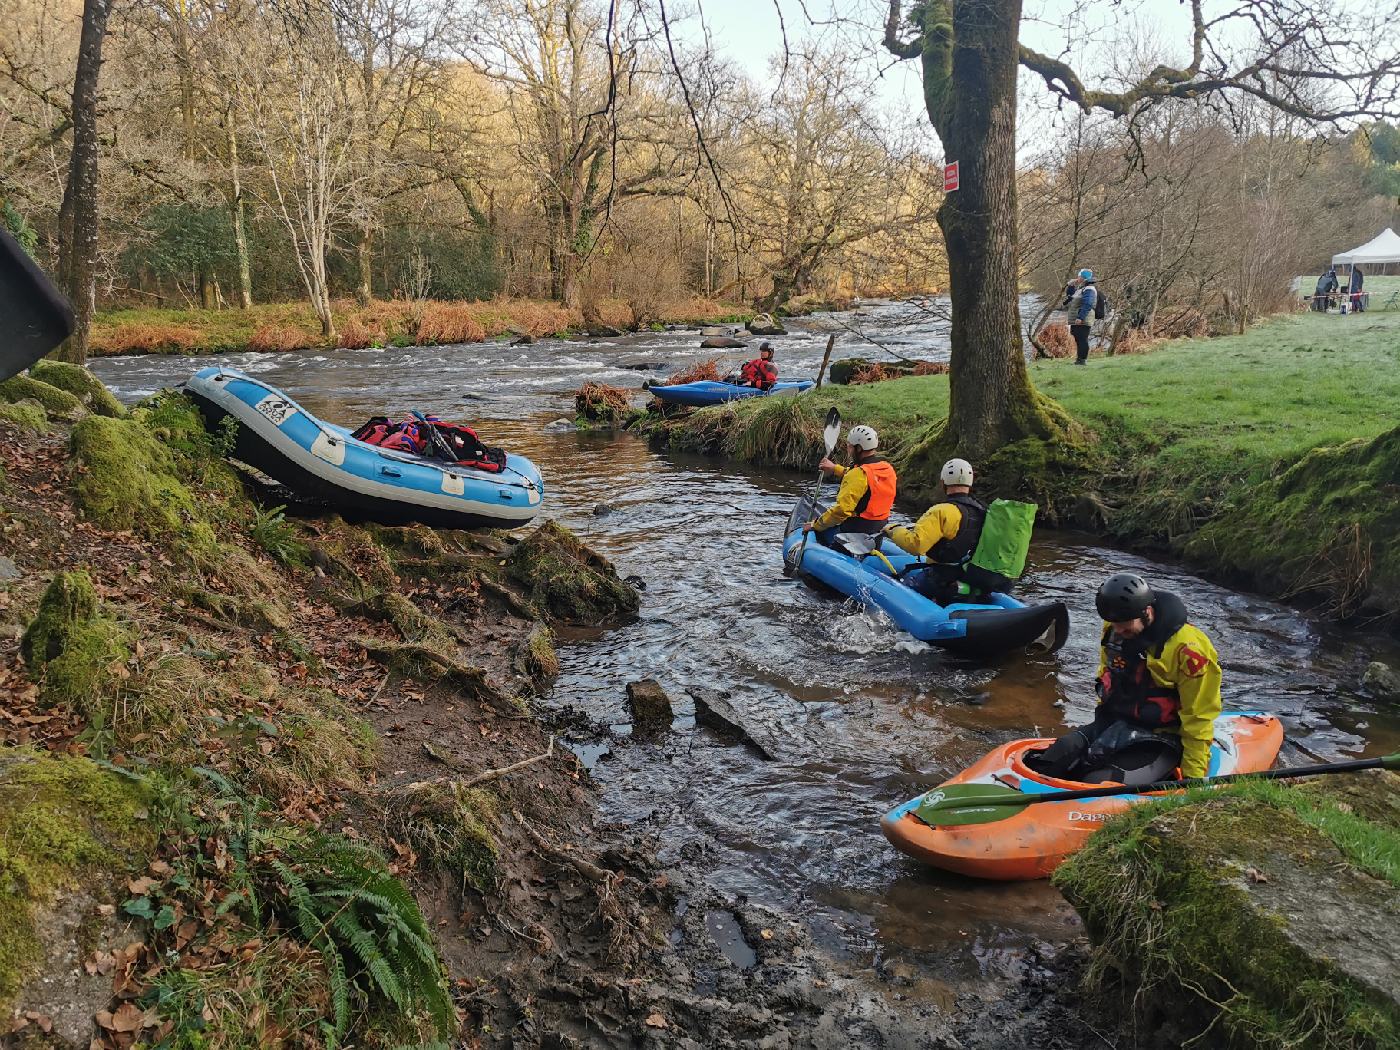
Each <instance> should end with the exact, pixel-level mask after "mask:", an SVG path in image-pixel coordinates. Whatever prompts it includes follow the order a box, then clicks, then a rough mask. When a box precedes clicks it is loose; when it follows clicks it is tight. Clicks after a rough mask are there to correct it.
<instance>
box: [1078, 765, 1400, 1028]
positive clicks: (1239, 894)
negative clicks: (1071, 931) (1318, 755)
mask: <svg viewBox="0 0 1400 1050" xmlns="http://www.w3.org/2000/svg"><path fill="white" fill-rule="evenodd" d="M1348 792H1350V793H1351V794H1348ZM1358 803H1363V804H1361V805H1359V804H1358ZM1397 830H1400V776H1397V775H1395V774H1393V773H1382V774H1378V775H1376V774H1372V775H1365V774H1352V775H1351V776H1349V777H1345V778H1343V777H1336V778H1329V779H1328V780H1327V781H1321V780H1319V781H1318V782H1316V783H1315V784H1311V785H1308V786H1307V787H1286V786H1281V785H1278V784H1274V783H1255V784H1251V785H1247V786H1245V787H1242V788H1237V789H1232V790H1230V791H1229V792H1228V793H1226V792H1219V793H1214V794H1211V793H1205V797H1201V795H1200V794H1198V795H1197V796H1196V797H1195V798H1193V797H1192V796H1186V797H1184V798H1180V799H1174V800H1168V801H1167V802H1165V803H1164V804H1158V805H1153V806H1140V807H1137V808H1135V809H1134V810H1132V811H1131V812H1130V813H1129V814H1127V815H1125V816H1123V817H1120V818H1118V819H1117V820H1115V821H1113V822H1111V823H1110V824H1109V825H1108V826H1107V827H1105V828H1104V830H1103V831H1101V832H1100V833H1099V834H1098V835H1097V836H1095V837H1094V839H1092V840H1091V842H1090V844H1089V845H1088V846H1087V847H1085V848H1084V849H1083V850H1081V851H1080V852H1079V853H1078V854H1076V855H1075V856H1074V857H1072V858H1070V860H1069V861H1068V862H1066V863H1065V864H1064V865H1063V866H1062V867H1061V868H1060V870H1059V871H1058V872H1056V874H1055V876H1054V881H1055V885H1056V886H1058V887H1059V888H1060V890H1061V891H1062V892H1063V893H1064V894H1065V896H1066V897H1067V898H1068V899H1069V901H1070V902H1071V903H1072V904H1073V905H1074V906H1075V908H1076V909H1078V911H1079V913H1080V915H1081V916H1083V918H1084V922H1085V925H1086V927H1087V928H1088V930H1089V934H1090V936H1091V938H1092V939H1093V941H1094V945H1095V947H1094V953H1095V961H1094V965H1093V966H1092V967H1091V971H1092V972H1095V973H1098V974H1100V975H1106V974H1108V973H1111V972H1116V973H1117V974H1118V975H1119V976H1120V977H1121V979H1122V980H1123V981H1124V982H1125V985H1126V988H1127V990H1128V992H1129V994H1133V995H1135V1000H1134V1001H1135V1003H1136V1004H1137V1006H1138V1009H1139V1011H1140V1016H1139V1017H1138V1018H1137V1025H1138V1030H1139V1031H1155V1032H1156V1033H1157V1038H1158V1040H1160V1042H1154V1043H1152V1044H1151V1045H1154V1046H1156V1045H1163V1046H1166V1045H1171V1046H1177V1045H1180V1044H1181V1042H1182V1041H1183V1040H1187V1039H1191V1038H1193V1037H1198V1036H1200V1035H1202V1034H1204V1033H1205V1032H1206V1031H1208V1030H1210V1031H1213V1032H1214V1033H1216V1034H1215V1035H1213V1036H1212V1037H1211V1038H1212V1040H1213V1042H1212V1045H1215V1042H1214V1041H1217V1040H1218V1042H1219V1043H1220V1045H1224V1043H1225V1042H1226V1041H1229V1042H1230V1044H1231V1045H1241V1046H1261V1047H1262V1046H1317V1047H1323V1046H1327V1047H1370V1046H1377V1047H1378V1046H1394V1045H1397V1041H1400V985H1397V982H1396V980H1395V975H1396V974H1397V973H1400V943H1397V942H1396V939H1395V937H1394V931H1395V929H1396V928H1397V922H1400V895H1398V894H1397V892H1396V880H1397V879H1400V872H1397V871H1396V870H1395V865H1394V860H1393V859H1392V858H1393V857H1394V856H1395V851H1396V849H1397V846H1398V845H1400V838H1397ZM1109 983H1112V982H1109Z"/></svg>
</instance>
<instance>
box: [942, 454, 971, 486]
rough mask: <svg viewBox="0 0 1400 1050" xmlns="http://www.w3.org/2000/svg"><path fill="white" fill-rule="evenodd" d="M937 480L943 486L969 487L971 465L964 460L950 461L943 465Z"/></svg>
mask: <svg viewBox="0 0 1400 1050" xmlns="http://www.w3.org/2000/svg"><path fill="white" fill-rule="evenodd" d="M938 480H939V481H941V482H943V484H945V485H969V486H970V485H971V484H972V464H971V463H969V462H968V461H967V460H965V459H950V460H948V462H947V463H944V464H943V470H942V471H941V472H940V473H939V475H938Z"/></svg>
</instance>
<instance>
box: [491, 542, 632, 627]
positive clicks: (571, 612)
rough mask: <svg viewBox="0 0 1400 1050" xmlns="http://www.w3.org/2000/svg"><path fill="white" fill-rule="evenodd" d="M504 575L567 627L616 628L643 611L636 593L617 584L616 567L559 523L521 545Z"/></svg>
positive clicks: (619, 583)
mask: <svg viewBox="0 0 1400 1050" xmlns="http://www.w3.org/2000/svg"><path fill="white" fill-rule="evenodd" d="M506 570H507V572H509V573H510V575H511V576H512V577H513V578H514V579H516V580H517V581H519V582H520V584H521V585H522V586H524V587H525V589H526V590H527V591H528V592H529V594H530V598H531V600H532V601H534V602H535V604H536V605H538V606H539V607H540V608H542V609H547V610H548V611H549V614H550V615H551V616H552V617H554V618H555V619H556V620H560V621H562V622H564V623H569V624H576V625H579V626H595V625H598V624H606V623H615V622H617V621H619V620H622V619H626V618H627V617H629V616H635V615H636V614H637V610H638V609H639V608H640V607H641V601H640V599H639V598H638V596H637V592H636V591H634V590H633V589H632V588H631V587H629V586H628V585H627V584H626V583H624V582H623V581H622V580H621V579H619V578H618V575H617V570H616V569H614V568H613V565H612V562H610V561H608V559H607V558H605V557H603V556H602V555H601V554H599V553H598V552H597V551H594V550H591V549H590V548H588V547H586V546H584V545H583V544H582V543H580V542H579V539H578V537H577V536H575V535H574V534H573V533H572V532H570V531H569V530H568V529H566V528H564V526H562V525H560V524H558V523H557V522H553V521H547V522H545V523H544V524H543V525H541V526H540V527H539V528H538V529H536V530H535V531H534V532H532V533H530V535H529V536H527V537H526V538H525V539H524V540H522V541H521V542H520V543H519V544H518V545H517V546H516V548H515V550H513V551H512V552H511V555H510V558H509V559H508V560H507V562H506Z"/></svg>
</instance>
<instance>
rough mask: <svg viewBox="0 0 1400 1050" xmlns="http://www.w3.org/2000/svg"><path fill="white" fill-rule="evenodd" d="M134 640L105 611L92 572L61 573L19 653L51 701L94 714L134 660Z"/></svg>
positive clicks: (40, 607) (40, 604)
mask: <svg viewBox="0 0 1400 1050" xmlns="http://www.w3.org/2000/svg"><path fill="white" fill-rule="evenodd" d="M131 641H132V635H131V632H130V631H129V630H128V629H127V628H125V627H123V626H122V625H120V624H118V623H117V622H116V621H115V620H113V619H112V618H111V617H108V616H104V615H102V613H101V612H100V610H99V608H98V603H97V593H96V591H95V590H94V589H93V586H92V580H91V579H90V578H89V577H88V574H87V573H85V572H82V571H78V572H61V573H59V574H58V575H57V576H55V577H54V578H53V580H52V581H51V582H50V583H49V586H48V588H47V589H46V590H45V591H44V596H43V598H42V599H41V600H40V602H39V612H38V614H37V615H36V616H35V617H34V620H33V621H32V622H31V623H30V625H29V627H28V628H27V629H26V630H25V632H24V637H23V638H22V639H21V641H20V653H21V655H22V656H23V657H24V660H25V663H27V664H28V665H29V668H30V672H31V673H32V674H33V675H34V676H35V678H36V679H37V680H38V681H39V682H40V683H41V684H42V688H43V695H44V697H45V699H46V700H48V701H50V702H61V703H69V704H72V705H74V706H75V707H76V708H77V709H79V710H80V711H82V712H83V713H84V714H89V715H90V714H91V713H92V712H93V710H94V705H95V704H96V702H97V701H98V699H99V698H100V697H102V696H103V695H104V694H105V693H106V692H107V685H108V682H109V680H110V679H111V677H112V671H113V668H114V667H120V666H122V665H123V664H125V662H126V661H127V659H128V658H129V657H130V655H131V652H130V645H131Z"/></svg>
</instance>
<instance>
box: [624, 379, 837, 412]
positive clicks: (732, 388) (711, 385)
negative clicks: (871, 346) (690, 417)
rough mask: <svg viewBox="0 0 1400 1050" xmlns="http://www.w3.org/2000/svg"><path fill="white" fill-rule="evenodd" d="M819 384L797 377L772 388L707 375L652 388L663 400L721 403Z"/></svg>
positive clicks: (802, 389)
mask: <svg viewBox="0 0 1400 1050" xmlns="http://www.w3.org/2000/svg"><path fill="white" fill-rule="evenodd" d="M815 385H816V384H815V383H813V382H812V380H810V379H795V380H793V381H792V382H789V383H774V384H773V388H772V389H771V390H760V389H758V387H754V386H740V385H739V384H738V383H721V382H718V381H716V380H713V379H704V380H701V381H700V382H698V383H677V384H676V385H674V386H653V387H650V388H649V390H650V392H651V393H653V394H655V395H656V396H657V397H659V398H660V399H661V400H662V401H668V402H670V403H671V404H673V405H693V406H695V407H697V408H698V407H701V406H703V405H722V404H724V403H726V402H728V401H743V400H744V399H746V398H750V397H772V396H773V395H774V394H800V393H802V391H804V390H811V389H812V387H813V386H815Z"/></svg>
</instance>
